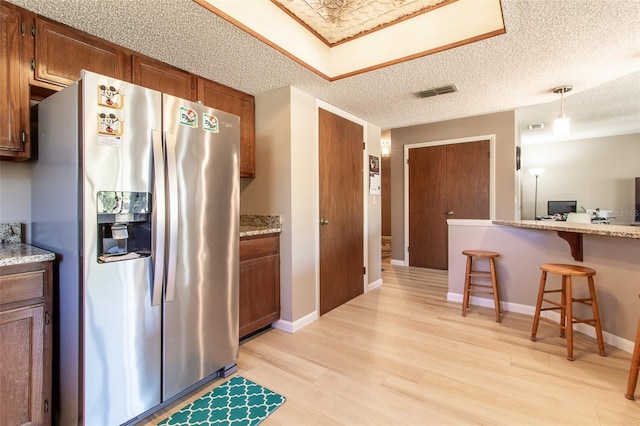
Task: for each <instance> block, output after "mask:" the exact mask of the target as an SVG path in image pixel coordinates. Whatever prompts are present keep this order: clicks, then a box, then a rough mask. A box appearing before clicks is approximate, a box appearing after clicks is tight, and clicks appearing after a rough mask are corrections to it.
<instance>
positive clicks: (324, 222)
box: [320, 219, 329, 225]
mask: <svg viewBox="0 0 640 426" xmlns="http://www.w3.org/2000/svg"><path fill="white" fill-rule="evenodd" d="M328 224H329V219H320V225H328Z"/></svg>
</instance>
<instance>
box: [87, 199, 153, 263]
mask: <svg viewBox="0 0 640 426" xmlns="http://www.w3.org/2000/svg"><path fill="white" fill-rule="evenodd" d="M97 201H98V202H97V206H98V212H97V220H98V241H97V244H98V250H97V252H98V259H97V260H98V263H105V262H117V261H123V260H131V259H136V258H139V257H147V256H150V255H151V229H152V227H151V226H152V224H151V194H149V193H147V192H125V191H100V192H98V200H97Z"/></svg>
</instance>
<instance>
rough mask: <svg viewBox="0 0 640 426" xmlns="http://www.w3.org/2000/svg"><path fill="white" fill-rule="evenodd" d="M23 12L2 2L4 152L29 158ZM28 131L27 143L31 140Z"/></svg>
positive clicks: (0, 151)
mask: <svg viewBox="0 0 640 426" xmlns="http://www.w3.org/2000/svg"><path fill="white" fill-rule="evenodd" d="M20 23H21V21H20V12H19V11H17V10H15V9H12V8H9V7H7V6H5V5H4V4H0V93H1V94H2V95H1V96H0V117H1V118H0V156H1V157H12V158H26V157H28V156H29V147H28V146H26V145H24V144H23V138H22V132H23V131H24V132H27V128H26V127H27V126H26V124H27V122H28V120H29V116H28V114H29V92H28V90H27V87H26V86H27V85H26V83H25V82H26V79H23V75H24V74H22V73H21V72H20V71H21V68H22V61H21V47H20V46H21V38H22V34H21V32H20ZM26 136H27V135H26V133H25V139H24V141H25V143H26V142H27V139H26Z"/></svg>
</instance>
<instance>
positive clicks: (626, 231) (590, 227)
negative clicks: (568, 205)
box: [493, 220, 640, 239]
mask: <svg viewBox="0 0 640 426" xmlns="http://www.w3.org/2000/svg"><path fill="white" fill-rule="evenodd" d="M493 223H494V224H496V225H505V226H515V227H516V228H529V229H546V230H548V231H565V232H576V233H579V234H594V235H604V236H607V237H622V238H638V239H640V226H629V225H611V224H601V223H573V222H563V221H556V220H494V221H493Z"/></svg>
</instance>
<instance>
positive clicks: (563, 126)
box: [553, 86, 573, 135]
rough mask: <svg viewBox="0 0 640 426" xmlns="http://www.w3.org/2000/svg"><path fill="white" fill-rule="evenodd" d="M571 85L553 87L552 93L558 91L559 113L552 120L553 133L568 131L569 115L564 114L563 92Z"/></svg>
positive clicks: (561, 133)
mask: <svg viewBox="0 0 640 426" xmlns="http://www.w3.org/2000/svg"><path fill="white" fill-rule="evenodd" d="M571 89H573V87H571V86H559V87H555V88H554V89H553V93H560V115H558V118H556V119H555V120H554V121H553V134H554V135H566V134H568V133H569V117H565V115H564V94H565V93H567V92H570V91H571Z"/></svg>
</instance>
